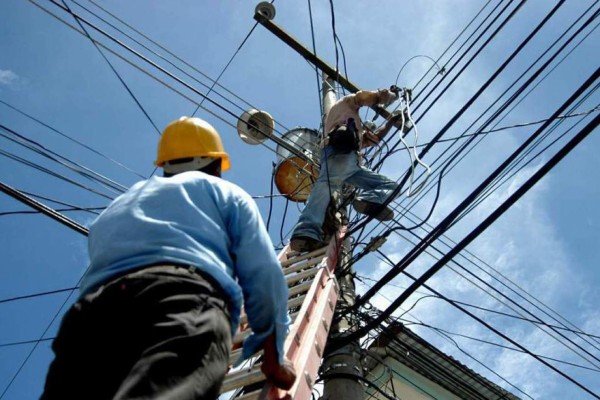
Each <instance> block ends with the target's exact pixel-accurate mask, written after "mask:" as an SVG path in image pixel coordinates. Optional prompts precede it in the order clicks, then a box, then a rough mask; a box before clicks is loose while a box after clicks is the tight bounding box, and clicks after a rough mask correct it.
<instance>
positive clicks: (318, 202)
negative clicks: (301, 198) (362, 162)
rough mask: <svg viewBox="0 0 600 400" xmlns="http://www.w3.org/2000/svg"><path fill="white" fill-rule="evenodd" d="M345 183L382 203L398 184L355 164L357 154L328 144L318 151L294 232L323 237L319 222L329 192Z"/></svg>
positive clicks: (311, 236)
mask: <svg viewBox="0 0 600 400" xmlns="http://www.w3.org/2000/svg"><path fill="white" fill-rule="evenodd" d="M344 183H348V184H350V185H353V186H354V187H356V188H357V189H363V191H362V193H361V194H360V195H359V196H358V197H357V199H358V200H366V201H369V202H373V203H377V204H383V203H384V202H385V200H386V198H387V197H388V195H389V194H390V192H391V191H393V190H394V189H396V187H397V186H398V184H397V183H396V182H394V181H393V180H391V179H389V178H388V177H386V176H384V175H380V174H378V173H376V172H373V171H371V170H369V169H367V168H364V167H361V166H359V165H358V154H357V153H356V152H350V153H347V154H339V153H336V152H335V151H334V149H332V148H331V147H330V146H326V147H325V148H324V149H323V150H322V151H321V170H320V173H319V178H318V179H317V182H315V184H314V186H313V189H312V192H311V193H310V197H309V198H308V202H307V203H306V207H304V210H303V211H302V214H301V215H300V219H299V220H298V223H297V224H296V226H295V227H294V232H293V233H292V237H294V236H307V237H310V238H313V239H316V240H322V239H323V230H322V228H321V225H322V224H323V220H324V219H325V212H326V211H327V205H328V204H329V199H330V197H331V194H333V192H335V191H336V190H338V189H340V188H341V186H342V184H344Z"/></svg>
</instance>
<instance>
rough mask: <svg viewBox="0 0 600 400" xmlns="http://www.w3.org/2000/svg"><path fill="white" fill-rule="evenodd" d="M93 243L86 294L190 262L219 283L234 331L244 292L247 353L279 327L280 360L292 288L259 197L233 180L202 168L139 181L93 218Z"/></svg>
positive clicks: (90, 248)
mask: <svg viewBox="0 0 600 400" xmlns="http://www.w3.org/2000/svg"><path fill="white" fill-rule="evenodd" d="M88 249H89V255H90V261H91V265H90V269H89V272H88V273H87V274H86V276H85V277H84V278H83V281H82V284H81V295H85V294H86V293H89V292H91V291H93V290H94V289H96V288H98V287H99V286H100V285H102V284H104V283H107V282H109V281H111V280H113V279H115V278H117V277H119V276H122V275H124V274H126V273H128V272H131V271H133V270H135V269H138V268H139V267H141V266H145V265H152V264H160V263H169V262H171V263H176V264H184V265H191V266H194V267H195V268H197V269H198V270H201V271H202V272H205V273H207V274H210V275H211V276H212V277H213V278H214V279H215V280H216V281H217V282H218V283H219V284H220V285H221V288H222V289H223V291H224V292H225V294H226V296H227V297H228V299H227V300H228V302H229V308H230V309H229V311H230V315H231V328H232V333H234V332H235V330H236V329H237V326H238V324H239V320H240V310H241V305H242V298H243V301H244V309H245V311H246V314H247V315H248V322H249V324H250V327H251V328H252V331H253V332H254V333H253V335H251V336H250V337H249V338H248V339H246V341H245V342H244V349H243V352H242V359H245V358H247V357H249V356H250V355H252V354H253V353H255V352H256V351H258V350H259V349H261V348H262V345H263V343H264V341H265V339H266V338H267V337H268V336H269V335H270V334H271V333H273V332H275V333H276V343H277V349H278V353H279V359H280V362H281V361H282V359H283V343H284V340H285V337H286V334H287V329H288V324H289V316H288V314H287V299H288V288H287V285H286V281H285V278H284V276H283V273H282V270H281V266H280V264H279V262H278V260H277V256H276V254H275V251H274V249H273V245H272V242H271V240H270V238H269V236H268V234H267V231H266V229H265V227H264V224H263V222H262V219H261V216H260V214H259V212H258V208H257V206H256V204H255V203H254V200H253V199H252V198H251V197H250V196H249V195H248V194H247V193H246V192H245V191H243V190H242V189H241V188H239V187H238V186H236V185H234V184H233V183H230V182H227V181H225V180H223V179H220V178H217V177H214V176H210V175H207V174H204V173H202V172H197V171H193V172H185V173H181V174H178V175H175V176H173V177H169V178H163V177H152V178H150V179H148V180H146V181H142V182H138V183H136V184H135V185H134V186H132V187H131V188H130V189H129V190H128V191H127V192H126V193H124V194H122V195H121V196H119V197H118V198H117V199H115V200H114V201H113V202H112V203H111V204H110V205H109V206H108V208H107V209H106V210H105V211H104V212H103V213H102V214H101V215H100V216H99V217H98V218H97V219H96V220H95V221H94V222H93V223H92V225H91V226H90V230H89V242H88Z"/></svg>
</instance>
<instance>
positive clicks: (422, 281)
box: [334, 69, 600, 399]
mask: <svg viewBox="0 0 600 400" xmlns="http://www.w3.org/2000/svg"><path fill="white" fill-rule="evenodd" d="M598 75H600V69H597V70H596V72H595V73H594V74H593V75H592V77H591V78H594V77H595V78H594V79H596V78H597V77H598ZM588 81H589V79H588ZM586 83H587V82H586ZM584 86H585V85H584ZM580 89H581V88H580ZM577 92H579V90H578V91H577ZM576 94H577V93H576ZM561 111H562V110H561ZM599 124H600V116H597V117H596V118H594V120H593V121H591V122H590V123H589V124H588V125H586V127H584V128H583V129H582V130H581V131H580V132H579V133H578V134H577V135H576V136H575V137H574V138H573V139H571V140H570V141H569V143H567V144H566V145H565V146H564V147H563V148H562V149H561V150H560V151H559V152H557V153H556V154H555V155H554V156H553V157H552V158H551V159H550V160H549V161H548V162H547V163H546V164H544V166H542V167H541V168H540V170H538V171H537V172H536V173H535V174H534V175H533V176H532V177H531V178H530V179H528V180H527V181H526V182H525V183H524V184H523V185H522V186H521V187H520V188H519V189H517V190H516V191H515V193H513V194H512V195H511V196H510V197H509V198H508V199H507V200H506V201H505V202H504V203H503V204H502V205H501V206H500V207H498V208H497V209H496V210H495V211H494V212H493V213H492V214H490V215H489V216H488V217H487V218H486V219H485V220H484V221H483V222H482V223H481V224H479V225H478V226H477V227H476V228H475V229H474V230H473V231H472V232H471V233H470V234H468V235H467V236H466V237H465V238H464V239H463V240H462V241H461V242H459V243H458V244H457V246H455V247H454V248H453V249H452V250H450V251H449V252H448V253H447V254H446V255H445V256H443V257H442V258H441V259H440V260H439V261H438V262H436V263H435V264H434V265H433V266H432V267H431V268H429V269H428V270H427V271H426V272H425V273H424V274H423V275H421V277H419V278H418V279H416V280H415V282H413V284H411V285H410V286H409V288H408V289H407V290H406V291H404V292H403V293H402V294H401V295H400V296H399V297H398V298H397V299H396V300H395V301H394V302H393V303H392V304H391V305H390V306H389V307H388V308H387V309H386V310H384V311H383V312H382V315H381V316H380V317H378V318H377V319H375V320H374V321H373V323H371V324H368V325H367V326H365V327H363V328H361V329H359V330H357V331H355V332H353V333H351V334H349V335H347V336H345V337H344V338H343V339H339V340H335V345H334V346H335V348H339V347H341V346H343V345H344V344H346V343H349V342H350V341H353V340H357V339H358V338H360V337H361V336H363V335H364V334H365V332H368V331H369V330H371V329H373V327H374V326H377V325H379V324H380V323H381V322H382V321H383V320H384V319H385V318H387V317H389V316H390V315H391V313H393V311H394V310H395V309H396V308H397V307H398V306H399V305H401V304H402V303H403V302H404V300H406V298H408V297H409V296H410V295H411V294H412V293H413V292H414V291H415V290H416V289H417V288H418V287H421V286H424V284H425V282H426V281H427V280H428V279H429V278H430V277H431V276H433V275H434V274H435V273H436V272H437V271H439V270H440V269H441V268H442V267H443V266H444V265H445V264H446V263H447V262H448V261H449V260H451V259H452V258H453V257H454V256H455V255H456V254H458V252H460V251H461V250H462V249H463V248H464V247H466V246H467V245H468V244H469V243H470V242H471V241H472V240H473V239H475V238H476V237H477V236H478V235H479V234H480V233H481V232H483V230H485V228H487V226H489V225H490V224H491V223H493V222H494V221H495V220H496V219H497V218H498V217H499V216H500V215H502V214H503V213H504V212H505V211H506V210H507V209H508V208H509V207H510V206H512V205H513V204H514V203H515V202H516V201H517V200H518V199H519V198H521V197H522V196H523V194H525V193H526V192H527V191H528V190H529V189H530V188H531V187H532V186H533V185H534V184H535V183H537V182H538V181H539V180H540V179H541V178H542V177H543V176H544V175H545V174H546V173H547V172H548V171H550V170H551V169H552V168H553V167H554V166H556V164H557V163H558V162H559V161H560V160H562V159H563V158H564V157H565V156H566V155H567V154H568V153H569V152H570V151H571V150H573V148H575V146H577V144H579V143H580V142H581V141H582V140H583V139H584V138H585V137H587V136H588V135H589V134H590V133H591V132H592V131H593V130H594V129H595V128H596V127H597V126H598V125H599ZM399 264H400V263H398V264H396V266H398V265H399ZM404 273H405V274H407V273H406V271H404ZM427 288H428V289H429V290H432V292H433V293H435V294H438V295H439V293H438V292H437V291H434V290H433V289H431V288H430V287H428V286H427ZM358 303H359V302H358V301H357V304H358ZM453 306H454V307H456V308H458V309H460V310H461V311H463V312H464V313H466V314H467V315H469V316H471V317H472V318H474V319H475V320H477V321H478V322H480V323H482V324H484V325H485V326H486V327H487V328H488V329H490V330H492V331H494V332H495V333H497V334H498V335H500V336H502V337H503V338H504V339H505V340H508V341H509V342H510V343H512V344H513V345H516V346H518V347H519V348H521V349H522V350H524V351H526V352H528V354H530V355H531V356H533V357H534V358H536V359H537V360H538V361H539V362H541V363H542V364H544V365H546V366H547V367H549V368H550V369H552V370H554V371H555V372H557V373H558V374H560V375H561V376H563V377H564V378H566V379H567V380H569V381H570V382H572V383H573V384H575V385H576V386H578V387H579V388H581V389H582V390H584V391H586V392H587V393H589V394H590V395H592V396H594V397H595V398H598V399H600V396H598V395H596V394H595V393H594V392H592V391H591V390H590V389H588V388H587V387H586V386H584V385H582V384H581V383H579V382H577V381H576V380H574V379H573V378H571V377H570V376H568V375H567V374H565V373H564V372H562V371H560V370H559V369H557V368H556V367H554V366H553V365H551V364H549V363H548V362H546V361H545V360H542V359H540V358H539V357H536V356H535V355H533V354H531V353H530V352H529V351H528V350H527V349H526V348H524V347H523V346H521V345H520V344H519V343H517V342H515V341H514V340H512V339H510V338H508V337H507V336H505V335H503V334H502V333H501V332H499V331H497V330H496V329H495V328H493V327H492V326H490V325H489V324H487V323H486V322H485V321H483V320H481V319H480V318H478V317H477V316H475V315H474V314H472V313H470V312H469V311H468V310H466V309H464V308H463V307H460V306H459V305H456V304H454V305H453Z"/></svg>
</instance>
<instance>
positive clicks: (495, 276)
mask: <svg viewBox="0 0 600 400" xmlns="http://www.w3.org/2000/svg"><path fill="white" fill-rule="evenodd" d="M444 237H445V238H447V236H446V235H443V237H441V238H440V239H439V240H440V242H441V243H442V244H444V245H445V246H447V247H448V248H452V246H451V245H450V244H447V243H445V242H444V240H443V238H444ZM403 238H404V237H403ZM404 239H406V240H408V239H407V238H404ZM448 240H449V241H450V242H451V244H453V245H455V244H456V242H454V241H451V240H450V239H449V238H448ZM409 242H410V241H409ZM411 243H412V242H411ZM432 248H433V249H434V250H436V251H438V252H439V253H440V254H443V252H442V251H441V250H439V249H437V248H435V247H433V246H432ZM465 252H466V253H468V254H469V255H470V256H472V257H474V258H475V259H476V260H478V261H479V262H481V263H483V264H484V265H486V266H487V267H488V268H490V269H491V270H492V271H493V272H494V273H493V274H492V273H490V272H488V271H486V270H485V269H483V268H482V267H481V266H479V265H478V264H477V263H475V262H474V261H472V260H471V259H469V258H467V257H466V256H465V255H464V254H462V253H461V254H460V255H461V256H462V257H463V258H464V259H465V260H466V261H467V262H469V263H470V264H471V265H473V266H474V267H476V268H477V269H479V270H480V271H482V272H483V273H484V274H486V275H487V276H489V277H490V279H491V280H494V281H496V282H498V283H499V284H501V285H502V286H503V287H505V288H506V289H508V290H509V291H511V292H512V293H514V294H515V295H517V296H518V297H519V298H520V299H522V300H524V301H525V302H526V303H528V304H530V305H531V306H533V307H534V308H536V309H538V310H539V311H541V312H542V313H543V314H544V315H546V316H548V317H549V318H551V319H552V320H554V321H556V322H557V323H560V324H561V325H562V327H561V326H557V325H550V324H547V323H545V322H543V321H542V322H533V323H537V324H539V325H545V326H548V327H553V328H556V329H562V330H565V331H568V332H572V333H574V334H576V335H578V336H579V335H584V336H589V337H592V338H594V337H595V336H594V335H590V334H588V333H585V332H583V331H582V330H581V328H578V327H577V326H575V325H574V324H573V323H571V322H569V321H568V320H567V319H566V318H564V317H563V316H562V315H560V314H558V313H557V312H556V311H554V310H552V309H551V308H550V307H548V306H547V305H545V304H544V303H542V302H541V301H540V300H538V299H537V298H535V297H534V296H532V295H531V294H529V293H527V291H526V290H525V289H523V288H521V287H520V286H519V285H517V284H516V283H515V282H513V281H511V280H510V279H509V278H508V277H506V276H505V275H503V274H502V272H501V271H499V270H497V269H495V268H494V267H493V266H491V265H489V264H488V263H486V262H485V261H484V260H482V259H480V258H479V257H477V256H476V255H475V254H473V253H471V252H470V251H469V250H468V249H466V250H465ZM429 255H430V256H432V257H433V255H432V254H429ZM452 262H453V263H455V264H457V265H459V266H460V264H459V263H458V262H457V261H456V260H452ZM462 268H463V269H465V268H464V267H462ZM497 276H501V277H502V278H503V279H505V280H507V281H508V282H510V283H511V284H512V285H513V286H515V287H517V288H518V289H519V290H521V291H522V292H524V293H525V294H527V295H528V296H529V297H531V298H532V299H534V300H535V301H536V302H538V303H540V304H542V305H543V306H544V307H546V308H548V309H549V310H550V311H552V312H553V313H554V314H556V315H558V316H559V317H560V318H562V319H563V320H564V321H566V322H568V323H569V324H570V325H571V326H573V327H574V328H576V329H577V330H573V329H569V328H567V326H566V325H565V324H564V323H562V322H560V321H559V320H558V319H557V318H555V317H553V316H552V315H550V314H549V313H548V312H546V311H544V310H542V309H541V308H540V307H539V306H538V305H536V304H534V303H533V302H532V301H531V300H529V299H528V298H526V297H524V296H523V295H521V294H520V293H519V292H517V291H516V290H515V289H513V288H512V287H510V286H508V285H507V284H506V283H504V282H502V281H501V280H500V279H498V277H497ZM453 301H456V300H453ZM459 303H460V302H459ZM463 305H468V304H466V303H465V304H463ZM473 307H475V306H473ZM509 308H510V307H509ZM485 310H486V311H489V312H497V313H500V312H499V311H494V310H488V309H485ZM501 314H503V313H501ZM506 316H512V317H513V318H518V319H522V320H524V321H527V322H532V321H533V320H529V319H527V318H523V317H521V316H515V315H511V314H506ZM580 337H581V336H580ZM598 338H600V337H598ZM582 339H583V340H584V341H586V342H587V343H588V344H590V345H591V346H593V347H595V346H594V345H593V344H592V343H590V342H588V341H587V340H586V339H585V338H582Z"/></svg>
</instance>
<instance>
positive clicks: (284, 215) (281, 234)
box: [279, 199, 290, 244]
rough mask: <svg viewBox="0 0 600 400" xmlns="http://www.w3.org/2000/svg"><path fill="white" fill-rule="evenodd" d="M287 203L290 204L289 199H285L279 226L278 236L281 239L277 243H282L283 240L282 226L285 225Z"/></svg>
mask: <svg viewBox="0 0 600 400" xmlns="http://www.w3.org/2000/svg"><path fill="white" fill-rule="evenodd" d="M289 204H290V201H289V200H288V199H285V208H284V209H283V217H282V218H281V226H280V227H279V237H280V239H281V241H280V242H279V243H282V244H283V242H284V236H283V227H284V225H285V217H286V216H287V212H288V206H289Z"/></svg>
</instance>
